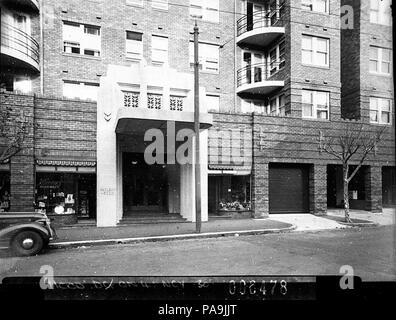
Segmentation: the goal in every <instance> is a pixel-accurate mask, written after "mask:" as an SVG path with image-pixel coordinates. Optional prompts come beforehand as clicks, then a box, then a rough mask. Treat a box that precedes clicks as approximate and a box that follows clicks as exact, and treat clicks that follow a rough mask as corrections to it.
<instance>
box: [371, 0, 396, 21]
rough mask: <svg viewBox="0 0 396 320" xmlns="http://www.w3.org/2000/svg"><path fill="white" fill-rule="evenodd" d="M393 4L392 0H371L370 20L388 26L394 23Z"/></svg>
mask: <svg viewBox="0 0 396 320" xmlns="http://www.w3.org/2000/svg"><path fill="white" fill-rule="evenodd" d="M391 5H392V1H391V0H370V22H371V23H377V24H382V25H386V26H390V25H392V9H391Z"/></svg>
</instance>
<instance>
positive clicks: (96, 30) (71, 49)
mask: <svg viewBox="0 0 396 320" xmlns="http://www.w3.org/2000/svg"><path fill="white" fill-rule="evenodd" d="M100 47H101V39H100V27H96V26H89V25H80V24H77V23H71V22H64V23H63V52H65V53H73V54H83V55H88V56H94V57H99V56H100Z"/></svg>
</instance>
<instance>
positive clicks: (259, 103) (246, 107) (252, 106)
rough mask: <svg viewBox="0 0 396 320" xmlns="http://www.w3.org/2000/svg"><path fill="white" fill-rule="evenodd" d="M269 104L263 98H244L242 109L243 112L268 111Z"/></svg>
mask: <svg viewBox="0 0 396 320" xmlns="http://www.w3.org/2000/svg"><path fill="white" fill-rule="evenodd" d="M266 108H267V106H266V105H265V102H264V101H263V100H244V99H243V100H242V103H241V111H242V112H243V113H251V112H254V113H266Z"/></svg>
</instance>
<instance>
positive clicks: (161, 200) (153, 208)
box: [123, 152, 168, 215]
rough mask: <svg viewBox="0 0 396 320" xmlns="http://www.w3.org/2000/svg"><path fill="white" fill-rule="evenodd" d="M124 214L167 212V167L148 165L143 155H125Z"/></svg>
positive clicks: (125, 153) (126, 153)
mask: <svg viewBox="0 0 396 320" xmlns="http://www.w3.org/2000/svg"><path fill="white" fill-rule="evenodd" d="M123 190H124V192H123V195H124V199H123V200H124V201H123V203H124V214H125V215H133V214H134V213H142V212H164V213H165V212H167V211H168V210H167V192H168V186H167V171H166V166H162V165H148V164H147V163H146V162H145V161H144V154H143V153H128V152H124V153H123Z"/></svg>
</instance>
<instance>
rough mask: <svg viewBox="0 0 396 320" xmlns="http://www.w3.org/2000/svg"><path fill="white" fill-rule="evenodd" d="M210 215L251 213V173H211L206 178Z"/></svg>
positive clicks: (243, 214) (235, 215)
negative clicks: (207, 178)
mask: <svg viewBox="0 0 396 320" xmlns="http://www.w3.org/2000/svg"><path fill="white" fill-rule="evenodd" d="M208 186H209V190H208V205H209V208H208V209H209V214H210V215H231V216H234V217H238V216H243V217H245V216H246V217H250V215H251V175H232V174H211V175H209V180H208Z"/></svg>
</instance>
